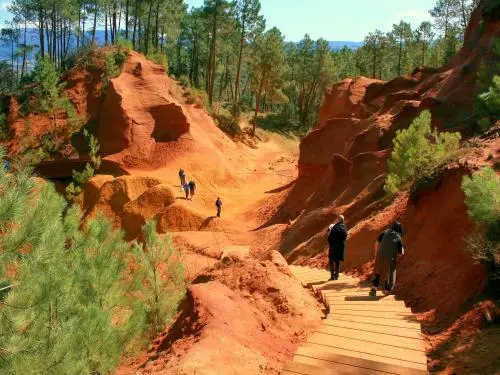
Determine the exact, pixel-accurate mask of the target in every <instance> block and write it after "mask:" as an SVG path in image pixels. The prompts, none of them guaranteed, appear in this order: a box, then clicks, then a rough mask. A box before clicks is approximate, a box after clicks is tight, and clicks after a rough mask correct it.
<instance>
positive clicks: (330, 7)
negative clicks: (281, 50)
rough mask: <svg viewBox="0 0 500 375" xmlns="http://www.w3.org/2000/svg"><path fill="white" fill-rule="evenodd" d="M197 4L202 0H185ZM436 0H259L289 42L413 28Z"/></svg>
mask: <svg viewBox="0 0 500 375" xmlns="http://www.w3.org/2000/svg"><path fill="white" fill-rule="evenodd" d="M186 1H187V3H188V5H189V6H190V7H191V6H201V5H203V0H186ZM435 2H436V0H261V4H262V13H263V14H264V17H265V18H266V21H267V28H271V27H273V26H277V27H278V28H279V29H280V30H281V32H282V33H283V34H284V35H285V38H286V39H287V40H289V41H298V40H300V39H302V37H303V36H304V34H305V33H308V34H309V35H310V36H311V37H312V38H313V39H318V38H325V39H327V40H342V41H361V40H363V38H364V37H365V35H366V34H368V33H369V32H370V31H374V30H375V29H377V28H378V29H380V30H382V31H388V30H389V29H391V27H392V24H393V23H398V22H399V21H400V20H401V19H402V20H404V21H407V22H410V23H411V24H412V26H413V27H414V28H415V27H416V26H418V24H420V22H422V21H425V20H430V16H429V12H428V10H429V9H430V8H432V7H433V6H434V4H435ZM8 4H9V0H0V25H3V24H4V23H5V20H6V19H9V18H10V16H9V13H8V11H7V6H8Z"/></svg>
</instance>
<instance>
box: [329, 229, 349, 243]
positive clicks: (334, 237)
mask: <svg viewBox="0 0 500 375" xmlns="http://www.w3.org/2000/svg"><path fill="white" fill-rule="evenodd" d="M346 239H347V230H346V229H345V227H344V225H341V224H335V225H334V226H333V228H332V229H331V230H330V233H329V234H328V242H331V243H335V242H337V243H338V242H344V241H345V240H346Z"/></svg>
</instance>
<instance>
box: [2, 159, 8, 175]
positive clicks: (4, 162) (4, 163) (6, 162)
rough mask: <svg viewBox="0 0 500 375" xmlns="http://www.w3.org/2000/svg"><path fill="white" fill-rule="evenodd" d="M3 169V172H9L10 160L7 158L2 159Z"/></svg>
mask: <svg viewBox="0 0 500 375" xmlns="http://www.w3.org/2000/svg"><path fill="white" fill-rule="evenodd" d="M3 169H4V170H5V172H10V161H9V160H7V159H4V161H3Z"/></svg>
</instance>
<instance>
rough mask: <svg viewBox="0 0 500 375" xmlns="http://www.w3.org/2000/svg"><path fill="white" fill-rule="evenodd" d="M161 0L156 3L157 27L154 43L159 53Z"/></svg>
mask: <svg viewBox="0 0 500 375" xmlns="http://www.w3.org/2000/svg"><path fill="white" fill-rule="evenodd" d="M159 22H160V0H158V1H157V3H156V26H155V35H154V36H153V38H154V39H153V43H154V45H155V49H156V50H157V51H158V32H159V31H160V25H159Z"/></svg>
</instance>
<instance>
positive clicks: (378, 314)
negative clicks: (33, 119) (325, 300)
mask: <svg viewBox="0 0 500 375" xmlns="http://www.w3.org/2000/svg"><path fill="white" fill-rule="evenodd" d="M330 313H331V314H337V313H338V314H342V315H350V316H364V317H368V318H382V319H392V320H403V321H412V322H416V321H417V317H416V316H415V315H414V314H412V313H404V312H387V311H370V310H356V309H348V308H333V307H330Z"/></svg>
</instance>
